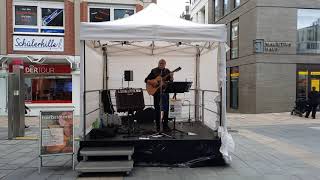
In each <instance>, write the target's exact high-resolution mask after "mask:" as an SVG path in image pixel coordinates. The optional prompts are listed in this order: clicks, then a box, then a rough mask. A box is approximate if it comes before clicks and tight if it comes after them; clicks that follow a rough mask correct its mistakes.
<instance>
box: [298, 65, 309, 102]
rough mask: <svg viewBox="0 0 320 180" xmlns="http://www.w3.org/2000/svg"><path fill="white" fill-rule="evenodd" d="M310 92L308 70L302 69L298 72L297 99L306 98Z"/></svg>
mask: <svg viewBox="0 0 320 180" xmlns="http://www.w3.org/2000/svg"><path fill="white" fill-rule="evenodd" d="M307 93H308V71H307V70H300V71H298V73H297V99H302V100H306V99H307Z"/></svg>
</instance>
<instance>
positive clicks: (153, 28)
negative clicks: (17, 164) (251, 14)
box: [80, 4, 227, 154]
mask: <svg viewBox="0 0 320 180" xmlns="http://www.w3.org/2000/svg"><path fill="white" fill-rule="evenodd" d="M226 39H227V30H226V26H225V25H213V24H197V23H193V22H190V21H186V20H183V19H179V18H175V17H171V16H169V15H168V14H167V12H165V11H164V10H162V9H161V8H159V7H158V6H157V5H156V4H150V5H149V6H148V7H147V8H146V9H144V10H142V11H140V12H138V13H136V14H134V15H132V16H130V17H127V18H124V19H121V20H116V21H112V22H101V23H82V24H81V28H80V40H81V52H82V55H81V96H82V97H81V121H82V124H83V130H84V135H85V132H86V128H88V124H89V125H90V123H92V121H91V122H90V121H87V120H86V119H93V120H95V118H94V117H95V116H97V115H98V114H97V115H92V114H91V115H89V114H88V113H87V112H88V111H90V110H86V109H87V108H88V107H90V106H94V105H93V104H94V101H99V100H98V99H97V97H90V96H89V95H88V92H90V91H91V90H95V89H106V88H119V87H121V86H119V85H118V84H121V83H120V82H121V74H122V72H123V70H128V69H131V70H133V71H134V79H135V81H134V82H133V85H132V86H133V87H139V88H141V87H144V82H143V81H144V78H145V77H146V76H147V74H148V73H149V72H150V70H151V68H153V67H154V66H156V64H157V61H158V60H159V59H161V58H164V59H166V60H167V65H168V66H169V69H171V70H173V69H174V68H175V67H177V66H181V67H182V68H183V69H185V71H184V72H181V74H179V73H176V74H175V80H178V81H184V80H192V81H193V88H194V89H195V93H194V104H195V109H194V113H195V119H196V120H200V115H199V114H200V99H199V98H200V91H202V90H209V91H215V92H220V93H221V92H222V93H221V95H222V96H220V97H222V98H220V99H221V109H220V108H219V107H217V106H214V105H212V107H213V108H215V110H216V112H218V111H220V113H221V114H220V115H219V117H217V116H209V115H208V116H207V114H206V113H205V112H202V114H201V116H202V118H203V117H205V118H206V119H204V118H203V119H202V120H204V123H205V124H206V125H208V126H209V127H210V128H212V129H218V127H222V128H220V129H223V130H224V131H226V116H225V114H226V93H224V92H225V91H226V63H225V62H226V50H227V46H226ZM103 77H105V79H104V78H103ZM105 81H106V83H105ZM212 101H213V99H212ZM91 109H95V108H94V107H91ZM90 116H91V117H90ZM212 122H214V123H212ZM217 122H219V123H217ZM222 144H224V143H222ZM223 154H224V153H223Z"/></svg>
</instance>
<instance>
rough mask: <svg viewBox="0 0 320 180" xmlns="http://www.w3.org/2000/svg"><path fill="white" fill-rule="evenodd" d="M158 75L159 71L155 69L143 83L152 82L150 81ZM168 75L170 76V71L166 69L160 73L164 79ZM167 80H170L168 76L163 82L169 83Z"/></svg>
mask: <svg viewBox="0 0 320 180" xmlns="http://www.w3.org/2000/svg"><path fill="white" fill-rule="evenodd" d="M160 74H161V69H159V68H158V67H156V68H154V69H152V70H151V72H150V74H149V75H148V76H147V77H146V79H145V80H144V82H145V83H147V81H148V80H152V79H154V78H156V77H157V76H159V75H160ZM168 74H170V70H169V69H167V68H164V69H163V71H162V77H164V76H166V75H168ZM169 80H170V76H168V77H167V78H166V79H165V80H164V81H169Z"/></svg>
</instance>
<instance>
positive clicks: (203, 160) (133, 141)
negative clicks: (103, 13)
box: [78, 122, 224, 167]
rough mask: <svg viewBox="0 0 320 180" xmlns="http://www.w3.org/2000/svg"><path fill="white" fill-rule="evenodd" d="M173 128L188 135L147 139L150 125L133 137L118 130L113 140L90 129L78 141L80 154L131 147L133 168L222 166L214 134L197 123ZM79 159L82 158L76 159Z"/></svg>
mask: <svg viewBox="0 0 320 180" xmlns="http://www.w3.org/2000/svg"><path fill="white" fill-rule="evenodd" d="M171 125H172V124H171ZM171 128H172V126H171ZM176 128H177V129H179V130H182V131H184V132H186V133H189V135H188V134H185V133H180V132H177V131H176V132H174V131H171V132H165V133H166V134H168V135H170V136H172V137H173V138H170V137H166V136H161V137H159V136H158V137H157V136H151V135H152V134H153V133H155V132H154V131H153V129H154V127H153V125H152V124H149V125H140V127H139V128H137V129H142V130H137V131H136V132H135V133H133V134H131V135H133V137H128V134H127V133H126V131H123V130H122V131H121V130H118V131H117V133H116V135H115V136H114V137H103V134H104V131H105V134H112V133H110V129H93V130H92V131H91V132H90V133H89V134H88V135H87V136H86V137H85V139H84V140H81V141H80V150H81V148H83V147H114V146H134V155H133V160H134V162H135V166H139V165H140V166H178V167H179V166H187V167H196V166H212V165H222V164H224V161H223V158H222V155H221V153H220V152H219V149H220V145H221V141H220V138H219V137H218V136H217V132H214V131H213V130H211V129H209V128H208V127H206V126H205V125H203V124H202V123H201V122H192V123H188V122H179V123H177V124H176ZM107 131H108V132H107ZM191 133H192V134H193V135H190V134H191ZM80 159H82V157H79V156H78V160H80ZM97 159H99V160H101V159H100V158H97Z"/></svg>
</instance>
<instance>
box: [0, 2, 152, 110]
mask: <svg viewBox="0 0 320 180" xmlns="http://www.w3.org/2000/svg"><path fill="white" fill-rule="evenodd" d="M152 2H156V1H154V0H150V1H145V2H144V1H140V0H4V1H0V24H1V27H0V97H4V98H0V115H6V114H7V108H8V107H7V104H8V102H7V101H8V98H7V97H8V74H9V73H11V70H12V68H11V62H12V61H13V60H20V61H23V63H24V65H23V66H24V72H25V92H26V93H25V103H26V105H27V106H28V107H29V108H30V109H31V114H30V115H32V116H37V115H39V112H40V110H55V109H61V108H74V110H75V114H76V115H79V113H80V69H79V68H80V40H79V29H80V22H102V21H113V20H117V19H121V18H124V17H127V16H130V15H132V14H134V13H136V12H138V11H140V10H142V9H143V7H144V5H147V4H150V3H152Z"/></svg>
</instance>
